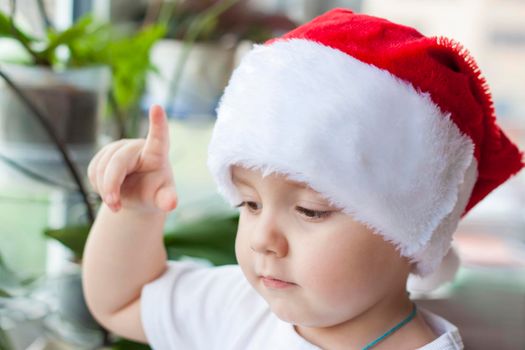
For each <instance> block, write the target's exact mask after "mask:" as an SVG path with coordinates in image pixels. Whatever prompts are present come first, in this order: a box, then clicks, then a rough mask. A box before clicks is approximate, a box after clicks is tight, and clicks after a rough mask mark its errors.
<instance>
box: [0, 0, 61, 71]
mask: <svg viewBox="0 0 525 350" xmlns="http://www.w3.org/2000/svg"><path fill="white" fill-rule="evenodd" d="M15 15H16V1H15V0H11V14H10V16H9V23H10V24H11V31H12V32H13V35H14V36H15V37H16V38H17V39H18V42H19V43H20V44H22V46H23V47H24V49H26V51H27V52H28V53H29V54H30V55H31V56H32V57H33V59H34V60H35V64H36V65H40V66H46V67H51V62H49V61H47V60H45V59H43V58H42V57H40V55H38V53H36V52H35V51H34V50H33V49H32V48H31V46H29V43H28V42H27V41H26V40H24V38H22V37H21V36H20V33H19V31H18V28H17V27H16V25H15Z"/></svg>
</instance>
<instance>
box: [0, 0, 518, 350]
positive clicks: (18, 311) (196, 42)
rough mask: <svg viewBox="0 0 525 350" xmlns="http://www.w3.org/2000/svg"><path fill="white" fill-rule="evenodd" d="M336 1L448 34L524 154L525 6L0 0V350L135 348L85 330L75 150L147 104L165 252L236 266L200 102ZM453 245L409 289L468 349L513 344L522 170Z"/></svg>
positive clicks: (92, 211) (462, 1) (117, 132)
mask: <svg viewBox="0 0 525 350" xmlns="http://www.w3.org/2000/svg"><path fill="white" fill-rule="evenodd" d="M335 7H345V8H351V9H353V10H355V11H357V12H364V13H367V14H371V15H377V16H381V17H386V18H388V19H390V20H392V21H394V22H398V23H402V24H406V25H409V26H413V27H415V28H417V29H418V30H419V31H421V32H422V33H423V34H425V35H428V36H432V35H442V36H447V37H451V38H454V39H456V40H458V41H459V42H461V43H462V44H463V45H464V46H465V47H466V48H467V49H468V50H469V51H470V52H471V53H472V55H473V56H474V57H475V58H476V60H477V63H478V65H479V67H480V68H481V71H482V72H483V75H484V76H485V78H486V80H487V81H488V83H489V85H490V87H491V91H492V93H493V97H494V102H495V106H496V111H497V115H498V118H499V123H500V125H501V126H502V127H503V129H504V130H505V131H506V133H507V134H508V135H509V137H510V138H511V139H512V140H513V141H514V142H516V143H517V144H518V145H519V146H520V147H521V149H525V20H524V19H525V0H498V1H496V0H447V1H443V0H417V1H416V0H363V1H360V0H356V1H350V0H339V1H329V0H325V1H321V0H318V1H315V0H222V1H221V0H192V1H180V0H179V1H177V0H173V1H153V0H149V1H146V0H140V1H138V0H137V1H134V2H130V1H125V0H118V1H117V0H112V1H108V0H82V1H80V0H40V1H38V0H19V1H8V0H0V73H1V74H0V75H1V77H0V90H1V93H0V349H16V350H18V349H31V350H37V349H98V348H102V347H105V348H114V349H139V348H145V349H146V348H147V347H140V346H139V345H138V344H134V343H132V342H129V341H127V340H125V339H119V338H117V337H115V336H114V335H112V334H108V333H107V332H105V331H103V330H102V329H101V328H100V327H99V326H98V325H97V324H96V322H95V321H94V320H93V319H92V318H91V317H90V315H89V313H88V311H87V309H86V308H85V305H84V303H83V297H82V293H81V284H80V275H81V258H82V256H81V255H82V249H83V244H84V242H85V238H86V236H87V232H88V230H89V226H90V224H91V222H92V221H93V219H94V217H95V215H96V211H97V208H98V206H99V205H100V199H99V198H98V197H97V195H96V194H94V193H93V192H92V191H91V189H90V188H89V185H88V183H87V179H86V169H87V165H88V163H89V160H90V159H91V157H92V156H93V155H94V154H95V152H96V151H97V150H98V149H100V148H101V147H102V146H103V145H105V144H107V143H109V142H111V141H113V140H116V139H119V138H123V137H143V136H144V135H145V133H146V130H145V126H147V109H148V107H149V106H150V105H151V104H152V103H158V104H161V105H163V106H164V107H165V108H166V110H167V112H168V114H169V118H170V119H169V120H170V134H171V140H172V149H171V153H170V157H171V159H172V164H173V168H174V174H175V179H176V182H177V189H178V191H179V197H180V204H179V207H178V209H177V210H176V211H175V212H174V213H172V214H171V215H170V217H169V218H168V222H167V224H166V240H165V243H166V247H167V249H168V252H169V255H170V258H177V259H178V258H193V259H200V260H201V261H203V263H209V264H225V263H234V262H235V260H234V257H233V252H232V250H231V249H232V247H233V246H232V241H233V238H234V234H235V226H236V212H234V211H232V210H231V209H230V208H228V207H227V205H226V204H225V203H224V202H223V200H222V199H221V198H220V197H219V195H218V194H217V193H216V192H215V187H214V184H213V183H212V180H211V177H210V176H209V174H208V170H207V168H206V152H207V149H206V148H207V143H208V141H209V138H210V133H211V130H212V127H213V123H214V120H215V107H216V105H217V103H218V100H219V98H220V95H221V93H222V90H223V89H224V86H225V84H226V83H227V80H228V78H229V76H230V74H231V72H232V70H233V69H234V68H235V66H236V65H237V63H238V61H239V59H240V58H241V57H242V55H243V54H244V53H246V52H247V50H249V49H250V48H251V46H252V45H253V43H260V42H263V41H265V40H266V39H268V38H270V37H272V36H275V35H280V34H282V33H284V32H286V31H288V30H290V29H292V28H294V27H295V26H297V25H299V24H301V23H304V22H306V21H308V20H310V19H312V18H313V17H315V16H317V15H319V14H321V13H323V12H325V11H326V10H329V9H331V8H335ZM210 232H213V234H212V235H211V236H207V235H206V234H207V233H208V234H209V233H210ZM212 236H213V237H212ZM454 244H455V247H456V248H457V250H458V252H459V255H460V257H461V260H462V263H461V267H460V270H459V272H458V275H457V277H456V279H455V280H454V282H452V283H448V284H446V285H444V286H442V287H440V288H439V289H437V290H435V291H433V292H431V293H423V292H420V293H414V294H413V296H414V298H415V299H417V300H418V303H420V305H422V306H424V307H426V308H428V309H430V310H432V311H434V312H436V313H438V314H440V315H442V316H444V317H445V318H447V319H448V320H450V321H451V322H452V323H454V324H455V325H457V326H458V327H459V329H460V331H461V333H462V335H463V338H464V341H465V344H466V348H467V349H499V350H505V349H513V350H515V349H525V172H522V173H521V174H519V175H518V176H515V177H513V178H511V179H510V180H509V181H507V182H506V183H505V184H504V185H502V186H501V187H500V188H498V189H497V190H495V191H494V192H493V193H491V194H490V195H489V196H488V197H487V198H486V199H485V200H484V201H482V202H481V203H480V204H479V205H478V206H477V207H475V208H474V209H473V210H472V211H471V212H470V213H469V215H468V216H467V217H466V218H465V219H464V220H463V221H462V222H461V224H460V226H459V228H458V231H457V233H456V235H455V242H454Z"/></svg>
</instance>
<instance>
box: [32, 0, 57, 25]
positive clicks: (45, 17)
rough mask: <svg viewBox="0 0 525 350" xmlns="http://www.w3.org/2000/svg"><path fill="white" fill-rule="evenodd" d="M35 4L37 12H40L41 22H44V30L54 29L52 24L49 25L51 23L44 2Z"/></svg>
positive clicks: (39, 0) (39, 1) (41, 0)
mask: <svg viewBox="0 0 525 350" xmlns="http://www.w3.org/2000/svg"><path fill="white" fill-rule="evenodd" d="M36 2H37V4H38V12H40V16H41V17H42V21H43V22H44V26H45V30H46V31H48V30H50V29H51V30H52V29H55V28H54V26H53V23H51V21H50V20H49V16H48V15H47V12H46V6H45V5H44V0H37V1H36Z"/></svg>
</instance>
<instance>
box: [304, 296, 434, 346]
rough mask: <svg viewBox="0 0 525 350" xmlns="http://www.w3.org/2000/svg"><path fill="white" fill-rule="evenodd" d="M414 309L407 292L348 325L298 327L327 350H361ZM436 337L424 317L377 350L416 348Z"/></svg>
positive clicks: (316, 343) (389, 337) (395, 333)
mask: <svg viewBox="0 0 525 350" xmlns="http://www.w3.org/2000/svg"><path fill="white" fill-rule="evenodd" d="M412 307H413V305H412V302H411V301H410V300H409V298H408V295H407V294H406V292H405V291H400V293H396V294H394V295H390V296H389V297H387V298H385V299H382V300H380V301H379V302H377V303H376V304H374V305H373V306H371V307H370V308H368V309H367V310H365V311H364V312H363V313H361V314H359V315H358V316H356V317H354V318H352V319H350V320H347V321H346V322H344V323H341V324H338V325H335V326H331V327H325V328H311V327H303V326H300V325H296V326H295V329H296V331H297V333H299V334H300V335H301V336H302V337H303V338H305V339H306V340H308V341H309V342H311V343H312V344H315V345H317V346H319V347H321V348H322V349H325V350H338V349H345V350H361V349H362V348H363V347H364V346H365V345H367V344H368V343H370V342H372V341H373V340H375V339H377V338H378V337H380V336H381V335H383V334H384V333H385V332H386V331H388V330H389V329H390V328H392V327H393V326H394V325H395V323H397V322H399V321H401V320H403V319H404V318H406V317H407V316H408V315H409V314H410V312H411V311H412ZM392 322H394V324H392ZM434 338H435V335H434V334H433V333H432V331H431V330H430V328H429V327H428V325H427V324H426V323H425V322H424V320H423V319H422V317H421V316H418V315H416V317H415V318H414V319H413V320H412V321H411V322H409V323H408V324H406V325H405V326H403V327H401V328H399V329H398V330H397V331H395V332H394V333H392V334H391V335H389V336H388V337H386V338H385V339H384V340H383V341H381V342H380V343H378V344H377V345H376V346H374V348H373V349H374V350H381V349H414V348H418V347H421V346H423V345H425V344H428V343H429V342H431V341H432V340H433V339H434Z"/></svg>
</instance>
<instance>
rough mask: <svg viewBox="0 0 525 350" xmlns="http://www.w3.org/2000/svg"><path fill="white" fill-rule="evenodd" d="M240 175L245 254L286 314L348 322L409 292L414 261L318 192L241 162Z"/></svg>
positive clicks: (324, 323)
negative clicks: (386, 301) (250, 168)
mask: <svg viewBox="0 0 525 350" xmlns="http://www.w3.org/2000/svg"><path fill="white" fill-rule="evenodd" d="M232 175H233V181H234V183H235V185H236V186H237V188H238V189H239V192H240V193H241V196H242V200H243V203H244V205H243V206H242V207H241V214H240V221H239V228H238V232H237V240H236V244H235V250H236V255H237V259H238V262H239V265H240V267H241V269H242V271H243V272H244V274H245V275H246V277H247V279H248V281H249V282H250V283H251V285H252V286H253V287H254V288H255V289H256V290H257V291H258V292H259V293H260V294H261V295H262V297H263V298H264V299H265V300H266V301H267V302H268V304H269V305H270V307H271V309H272V311H273V312H274V313H275V314H276V315H277V316H278V317H279V318H281V319H282V320H284V321H287V322H290V323H294V324H298V325H302V326H307V327H330V326H335V325H340V324H342V323H343V322H345V321H348V320H351V319H353V318H355V317H357V316H358V315H359V314H361V313H362V312H364V311H365V310H368V309H370V308H371V307H373V306H374V305H376V304H377V303H379V302H381V301H384V300H385V299H387V298H389V296H390V295H392V293H396V292H399V291H402V292H404V290H405V282H406V277H407V275H408V273H409V269H410V268H409V264H408V262H407V261H406V260H405V259H403V258H401V257H400V255H399V253H398V252H397V251H396V250H395V248H394V247H393V246H392V245H391V244H389V243H387V242H385V241H384V240H383V239H382V238H381V236H379V235H376V234H373V233H372V231H371V230H370V229H368V228H367V227H365V226H364V225H362V224H360V223H358V222H356V221H354V220H353V219H352V217H350V216H349V215H346V214H344V213H342V212H341V211H340V210H339V209H337V208H334V207H331V206H329V203H328V202H327V201H326V200H325V199H323V198H322V197H321V196H320V195H319V194H318V193H317V192H315V191H313V190H312V189H310V188H308V187H305V186H301V185H302V184H300V183H297V182H291V181H288V180H286V179H285V177H283V176H281V175H275V174H272V175H269V176H267V177H266V178H264V179H263V178H262V176H261V174H260V172H258V171H253V170H248V169H245V168H242V167H239V166H234V167H233V168H232ZM322 212H324V214H323V213H322ZM264 277H273V278H275V279H278V280H281V281H285V282H288V283H285V282H279V281H274V280H271V279H269V278H264ZM396 296H397V295H396Z"/></svg>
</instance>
